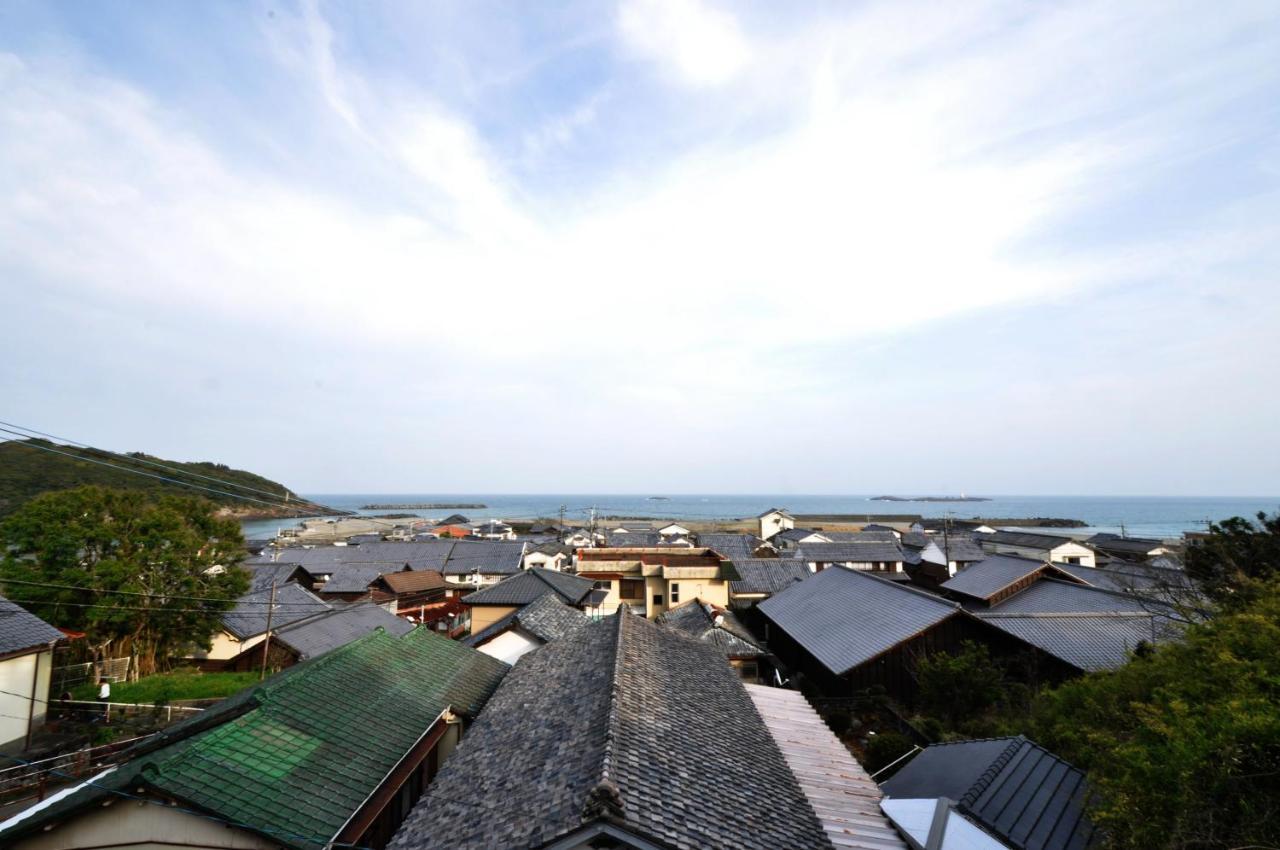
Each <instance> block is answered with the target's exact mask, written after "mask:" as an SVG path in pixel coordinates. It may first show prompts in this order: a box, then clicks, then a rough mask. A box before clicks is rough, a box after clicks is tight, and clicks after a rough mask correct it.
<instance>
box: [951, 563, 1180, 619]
mask: <svg viewBox="0 0 1280 850" xmlns="http://www.w3.org/2000/svg"><path fill="white" fill-rule="evenodd" d="M970 569H972V567H970ZM1158 604H1159V603H1156V602H1153V601H1149V600H1143V599H1141V598H1138V597H1136V596H1132V595H1130V594H1126V593H1115V592H1113V591H1109V590H1102V589H1101V588H1097V587H1087V586H1085V585H1083V584H1076V583H1074V582H1069V581H1062V580H1061V579H1054V578H1041V579H1038V580H1037V581H1036V582H1035V583H1034V584H1032V585H1031V586H1030V587H1028V588H1027V589H1026V590H1021V591H1018V592H1017V593H1015V594H1014V595H1013V596H1010V597H1009V598H1008V599H1005V600H1003V601H1001V602H999V603H997V604H995V605H993V606H992V607H991V611H993V612H999V613H1002V614H1083V613H1090V612H1093V613H1101V612H1106V611H1138V612H1145V611H1148V610H1150V609H1151V608H1152V606H1155V605H1158Z"/></svg>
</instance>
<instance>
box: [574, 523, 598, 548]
mask: <svg viewBox="0 0 1280 850" xmlns="http://www.w3.org/2000/svg"><path fill="white" fill-rule="evenodd" d="M564 542H565V545H567V546H572V547H573V548H574V549H582V548H585V547H587V546H594V545H596V544H597V543H602V542H604V535H603V534H599V533H593V532H591V531H588V530H587V529H585V528H574V529H571V530H569V531H566V532H565V534H564Z"/></svg>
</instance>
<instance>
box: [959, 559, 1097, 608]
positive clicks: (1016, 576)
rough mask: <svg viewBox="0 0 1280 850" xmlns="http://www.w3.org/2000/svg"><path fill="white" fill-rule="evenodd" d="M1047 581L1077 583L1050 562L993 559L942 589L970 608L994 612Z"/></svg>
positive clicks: (981, 562) (977, 564)
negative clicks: (1048, 579)
mask: <svg viewBox="0 0 1280 850" xmlns="http://www.w3.org/2000/svg"><path fill="white" fill-rule="evenodd" d="M1044 577H1050V578H1059V579H1064V580H1066V581H1070V582H1076V581H1077V579H1076V578H1075V577H1074V576H1072V575H1071V574H1070V573H1068V572H1065V571H1063V570H1060V569H1058V568H1057V567H1055V566H1054V565H1052V564H1050V563H1049V562H1048V561H1042V560H1039V559H1037V558H1023V557H1021V556H1019V555H990V556H988V557H987V558H985V559H983V560H981V561H979V562H978V563H976V564H974V565H973V566H971V567H969V569H967V570H965V571H964V572H962V573H960V574H959V575H957V576H956V577H955V578H953V579H949V580H948V581H945V582H943V583H942V584H941V585H939V589H940V590H941V591H942V592H943V593H944V594H946V595H947V596H948V597H951V598H953V599H956V600H957V601H958V602H961V603H962V604H965V605H966V606H967V607H975V608H991V607H994V606H996V605H999V604H1000V603H1001V602H1003V601H1005V600H1006V599H1009V598H1011V597H1013V596H1015V595H1016V594H1018V593H1020V592H1021V591H1023V590H1026V589H1027V588H1029V587H1030V586H1031V585H1033V584H1035V583H1036V582H1037V581H1039V580H1040V579H1041V578H1044Z"/></svg>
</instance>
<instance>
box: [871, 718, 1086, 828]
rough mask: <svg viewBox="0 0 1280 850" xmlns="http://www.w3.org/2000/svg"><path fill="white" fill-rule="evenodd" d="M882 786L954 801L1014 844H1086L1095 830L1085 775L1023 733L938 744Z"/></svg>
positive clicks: (896, 794)
mask: <svg viewBox="0 0 1280 850" xmlns="http://www.w3.org/2000/svg"><path fill="white" fill-rule="evenodd" d="M881 788H882V789H883V790H884V792H885V794H886V795H887V796H889V797H891V798H894V799H937V798H940V797H945V798H948V799H951V800H955V801H956V809H957V810H958V811H960V812H961V813H962V814H964V815H965V816H966V817H967V818H969V819H970V820H972V821H974V822H975V823H977V824H979V825H980V826H982V827H983V828H984V829H986V830H987V831H988V832H990V833H992V834H994V835H996V836H998V837H999V838H1000V839H1001V840H1002V841H1004V842H1005V843H1006V844H1007V845H1008V846H1010V847H1012V848H1015V850H1084V848H1086V847H1089V846H1090V845H1091V843H1092V841H1093V839H1094V835H1095V832H1094V828H1093V825H1092V824H1091V823H1090V822H1089V819H1088V818H1087V817H1086V814H1085V804H1086V801H1087V799H1088V795H1089V789H1088V785H1087V783H1086V781H1085V776H1084V773H1082V772H1081V771H1079V770H1077V769H1075V768H1074V767H1072V766H1071V765H1070V764H1067V763H1066V762H1064V761H1063V760H1062V759H1060V758H1058V757H1057V756H1055V755H1053V754H1052V753H1050V752H1048V751H1047V750H1045V749H1044V748H1043V747H1040V746H1039V745H1038V744H1035V743H1033V742H1031V741H1028V740H1027V739H1026V738H1023V737H1017V738H995V739H989V740H979V741H959V742H955V743H947V744H933V745H931V746H929V747H927V748H926V749H925V750H924V752H922V753H920V755H918V756H916V757H915V758H914V759H912V760H911V761H910V762H908V763H907V765H906V766H905V767H903V768H902V769H901V770H899V771H898V772H897V773H895V774H894V775H893V776H892V777H890V778H889V779H888V780H886V781H885V782H884V783H883V784H882V785H881Z"/></svg>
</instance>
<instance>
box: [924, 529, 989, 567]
mask: <svg viewBox="0 0 1280 850" xmlns="http://www.w3.org/2000/svg"><path fill="white" fill-rule="evenodd" d="M928 537H929V539H930V540H932V541H933V542H934V544H936V545H937V547H938V548H939V549H941V550H942V553H943V555H945V556H947V558H949V559H950V560H952V561H981V560H982V559H983V558H985V557H987V553H986V552H984V551H983V549H982V546H981V544H979V543H978V541H976V540H974V539H973V537H972V536H970V535H968V534H945V535H944V534H930V535H928Z"/></svg>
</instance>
